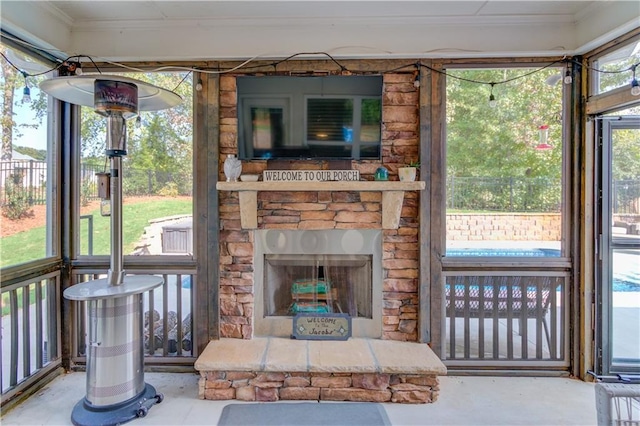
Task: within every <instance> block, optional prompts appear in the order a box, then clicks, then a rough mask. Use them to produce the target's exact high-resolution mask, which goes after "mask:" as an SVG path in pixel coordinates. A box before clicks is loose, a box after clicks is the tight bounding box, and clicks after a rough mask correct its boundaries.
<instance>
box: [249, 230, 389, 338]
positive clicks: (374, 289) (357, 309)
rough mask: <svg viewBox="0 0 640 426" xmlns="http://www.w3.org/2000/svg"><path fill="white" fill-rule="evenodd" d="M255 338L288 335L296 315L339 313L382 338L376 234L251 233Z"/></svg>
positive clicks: (360, 331) (364, 333)
mask: <svg viewBox="0 0 640 426" xmlns="http://www.w3.org/2000/svg"><path fill="white" fill-rule="evenodd" d="M255 232H256V234H255V252H254V253H255V255H254V265H255V271H254V272H255V275H254V277H255V290H256V298H255V314H256V318H255V334H256V335H257V336H289V335H290V334H291V331H292V318H293V316H294V315H296V314H298V313H343V314H349V315H350V316H351V318H352V326H353V336H354V337H375V338H378V337H380V336H381V333H382V324H381V315H382V306H381V305H382V302H381V300H382V283H381V281H382V279H381V276H382V265H381V252H382V242H381V232H380V231H379V230H322V231H320V230H314V231H292V230H258V231H255Z"/></svg>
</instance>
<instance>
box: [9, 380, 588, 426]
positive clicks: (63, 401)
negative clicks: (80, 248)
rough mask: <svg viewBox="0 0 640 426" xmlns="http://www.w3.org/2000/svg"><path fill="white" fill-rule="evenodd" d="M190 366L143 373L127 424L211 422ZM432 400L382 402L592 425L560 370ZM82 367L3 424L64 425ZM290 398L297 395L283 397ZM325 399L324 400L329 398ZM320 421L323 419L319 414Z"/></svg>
mask: <svg viewBox="0 0 640 426" xmlns="http://www.w3.org/2000/svg"><path fill="white" fill-rule="evenodd" d="M198 378H199V376H197V375H195V374H173V373H171V374H169V373H146V374H145V381H146V382H147V383H149V384H151V385H153V386H154V387H155V388H156V390H157V391H158V392H161V393H163V394H164V396H165V399H164V401H163V402H162V403H161V404H159V405H155V406H153V407H152V408H151V410H149V414H148V415H147V417H145V418H142V419H136V420H134V421H133V422H131V423H129V424H131V425H145V424H147V425H212V424H217V422H218V419H219V417H220V413H221V411H222V409H223V408H224V406H225V405H227V404H231V403H238V402H236V401H204V400H200V399H198V396H197V395H198ZM440 380H441V382H440V383H441V391H440V398H439V399H438V401H437V402H435V403H433V404H420V405H404V404H389V403H387V404H383V406H384V407H385V409H386V412H387V414H388V416H389V419H390V420H391V423H392V424H393V425H595V424H596V408H595V394H594V385H593V384H592V383H585V382H581V381H579V380H574V379H566V378H532V377H468V376H447V377H441V378H440ZM85 386H86V385H85V374H84V373H69V374H66V375H63V376H61V377H58V378H56V379H55V380H54V381H53V382H52V383H50V384H49V385H47V386H46V387H45V388H43V389H42V390H40V391H39V392H38V393H37V394H35V395H33V396H32V397H31V398H29V399H28V400H27V401H26V402H24V403H22V404H21V405H19V406H18V407H16V408H14V409H13V410H11V411H9V412H8V413H6V414H5V413H2V419H1V423H2V425H3V426H9V425H68V424H71V421H70V416H71V410H72V409H73V406H74V405H75V404H76V403H77V402H78V401H80V400H81V399H82V398H84V396H85V390H86V389H85ZM287 403H290V404H295V403H296V402H287ZM327 404H330V403H329V402H327ZM318 424H321V419H319V422H318Z"/></svg>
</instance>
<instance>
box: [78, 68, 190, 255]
mask: <svg viewBox="0 0 640 426" xmlns="http://www.w3.org/2000/svg"><path fill="white" fill-rule="evenodd" d="M124 75H125V76H127V77H131V78H135V79H139V80H143V81H147V82H149V83H151V84H154V85H156V86H159V87H163V88H166V89H169V90H174V89H175V90H174V91H175V92H176V93H178V94H179V95H180V96H181V97H182V99H183V102H182V103H181V104H179V105H178V106H175V107H173V108H169V109H166V110H161V111H153V112H146V111H141V112H140V115H139V121H138V122H136V121H137V120H136V119H130V120H128V122H127V136H128V138H127V155H126V156H124V157H123V160H122V170H123V172H122V173H123V176H122V193H123V194H122V195H123V210H122V221H123V226H122V228H123V230H122V232H123V254H124V255H136V256H143V255H192V254H193V220H192V214H193V207H192V206H193V198H192V187H193V166H192V163H193V162H192V158H193V126H192V123H193V120H192V116H193V114H192V111H193V105H192V101H191V100H192V82H191V75H188V76H187V77H186V78H185V80H184V81H182V79H183V77H185V75H184V73H147V74H124ZM181 81H182V83H181ZM106 128H107V123H106V120H105V119H104V117H102V116H101V115H98V114H96V113H95V112H94V111H93V109H92V108H89V107H82V127H81V139H82V148H81V160H80V180H81V181H80V189H79V191H80V197H79V204H80V205H79V209H80V212H81V213H80V229H81V232H80V237H79V238H80V241H79V244H80V253H78V254H79V255H106V254H109V253H110V248H111V241H110V237H111V233H110V232H111V231H110V217H109V213H110V212H109V206H110V205H109V201H108V200H105V198H104V197H103V196H102V194H101V186H102V184H101V181H102V179H106V180H108V179H109V177H108V175H107V176H105V174H106V173H109V165H110V163H109V159H108V158H107V156H106V154H105V146H106Z"/></svg>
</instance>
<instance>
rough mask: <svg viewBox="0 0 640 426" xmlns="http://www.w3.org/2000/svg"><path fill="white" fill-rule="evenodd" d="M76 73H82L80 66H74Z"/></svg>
mask: <svg viewBox="0 0 640 426" xmlns="http://www.w3.org/2000/svg"><path fill="white" fill-rule="evenodd" d="M76 75H82V68H81V67H78V68H76Z"/></svg>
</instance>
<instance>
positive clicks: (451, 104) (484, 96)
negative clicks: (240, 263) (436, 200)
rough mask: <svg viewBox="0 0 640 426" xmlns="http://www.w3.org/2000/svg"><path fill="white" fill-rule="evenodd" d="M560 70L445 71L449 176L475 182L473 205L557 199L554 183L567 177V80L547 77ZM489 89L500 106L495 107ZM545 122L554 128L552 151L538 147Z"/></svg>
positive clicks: (497, 205) (503, 206)
mask: <svg viewBox="0 0 640 426" xmlns="http://www.w3.org/2000/svg"><path fill="white" fill-rule="evenodd" d="M532 71H535V72H532ZM558 72H560V71H559V70H558V69H557V68H555V69H554V68H548V69H543V70H539V71H536V70H535V69H515V68H509V69H474V70H448V71H447V75H448V77H447V136H446V137H447V177H448V179H449V180H450V181H451V180H452V179H456V178H461V179H457V180H458V182H461V181H464V180H465V179H466V180H467V182H470V184H469V188H472V189H470V191H471V192H469V193H467V194H466V195H465V196H466V197H467V199H468V201H469V202H478V203H479V204H475V208H491V209H501V210H502V209H505V210H506V209H509V210H510V209H511V208H512V206H513V205H514V204H517V205H519V206H521V208H524V209H532V208H534V207H533V205H534V204H535V205H537V206H547V205H549V206H550V205H555V204H556V203H555V201H553V200H552V198H553V197H558V196H559V191H557V186H556V185H557V183H559V182H560V178H561V176H562V149H561V148H562V147H561V142H562V139H561V137H562V125H561V124H562V121H561V112H562V92H561V85H558V86H549V85H548V84H546V82H545V81H546V79H547V78H548V77H549V76H550V75H553V74H555V73H558ZM529 73H531V74H529ZM491 83H494V84H493V85H492V84H491ZM491 94H493V95H494V97H495V99H496V100H497V103H498V105H497V106H496V107H495V108H492V107H490V106H489V97H490V95H491ZM542 125H548V126H549V141H550V144H551V145H553V149H551V150H547V151H538V150H536V149H535V148H536V146H537V145H538V143H539V127H540V126H542ZM514 188H515V189H514ZM451 190H452V189H451V188H450V190H449V192H451ZM459 194H461V192H460V191H458V194H456V196H458V195H459ZM458 200H459V199H458ZM550 200H551V201H550ZM532 203H533V204H532ZM537 208H550V207H537Z"/></svg>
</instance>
